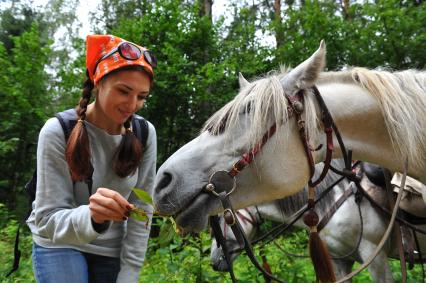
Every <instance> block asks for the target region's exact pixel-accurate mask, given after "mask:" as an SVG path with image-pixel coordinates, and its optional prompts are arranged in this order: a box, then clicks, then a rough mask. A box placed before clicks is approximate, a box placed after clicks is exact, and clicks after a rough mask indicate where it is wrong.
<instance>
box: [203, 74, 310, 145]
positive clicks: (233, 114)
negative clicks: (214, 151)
mask: <svg viewBox="0 0 426 283" xmlns="http://www.w3.org/2000/svg"><path fill="white" fill-rule="evenodd" d="M287 73H288V69H287V68H285V67H282V68H281V71H280V72H276V71H272V72H269V73H268V74H267V75H266V76H265V77H261V78H258V79H257V80H255V81H254V82H252V83H250V84H248V85H247V86H245V87H244V88H243V89H241V90H240V92H239V93H238V95H237V96H235V97H234V99H233V100H231V101H230V102H228V103H227V104H226V105H225V106H223V107H222V108H221V109H220V110H219V111H217V112H216V113H215V114H213V116H211V117H210V118H209V119H208V120H207V121H206V123H205V125H204V127H203V129H202V132H203V131H209V132H210V133H211V134H213V135H219V134H221V133H223V132H226V131H227V130H228V129H229V128H232V127H234V126H235V125H238V123H239V122H240V119H241V116H242V115H240V114H241V113H243V112H250V114H251V115H244V116H243V117H244V119H249V123H250V129H249V130H248V133H249V136H248V144H247V146H248V147H253V146H254V145H255V144H256V143H257V142H258V141H259V140H260V139H261V138H262V136H263V135H264V134H265V132H266V129H267V126H266V125H271V122H275V123H276V124H277V125H279V126H283V127H288V126H289V123H285V121H287V119H288V111H287V105H288V103H287V99H286V98H285V95H284V89H283V87H282V85H281V79H282V78H283V77H284V76H285V75H286V74H287ZM314 103H315V98H314V96H313V95H306V96H305V109H306V111H304V114H303V117H304V119H305V121H306V128H307V130H308V132H309V135H310V137H311V138H312V139H316V137H317V136H318V130H317V125H318V121H317V114H316V109H315V104H314ZM279 133H288V131H287V129H286V130H285V131H279V132H277V134H279Z"/></svg>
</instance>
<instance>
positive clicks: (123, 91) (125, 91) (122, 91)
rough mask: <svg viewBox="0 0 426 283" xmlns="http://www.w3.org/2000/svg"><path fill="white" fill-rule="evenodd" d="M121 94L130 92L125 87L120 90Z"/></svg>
mask: <svg viewBox="0 0 426 283" xmlns="http://www.w3.org/2000/svg"><path fill="white" fill-rule="evenodd" d="M118 91H119V92H120V93H121V94H124V95H127V94H128V93H129V92H128V91H127V90H125V89H119V90H118Z"/></svg>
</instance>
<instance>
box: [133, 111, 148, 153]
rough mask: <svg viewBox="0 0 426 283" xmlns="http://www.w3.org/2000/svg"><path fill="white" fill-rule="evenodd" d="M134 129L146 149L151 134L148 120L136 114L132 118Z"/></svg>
mask: <svg viewBox="0 0 426 283" xmlns="http://www.w3.org/2000/svg"><path fill="white" fill-rule="evenodd" d="M132 129H133V133H134V134H135V135H136V137H137V138H138V140H139V141H140V142H141V143H142V145H143V148H144V150H145V148H146V142H147V140H148V135H149V130H148V122H147V121H146V120H145V118H143V117H142V116H139V115H137V114H134V115H133V119H132Z"/></svg>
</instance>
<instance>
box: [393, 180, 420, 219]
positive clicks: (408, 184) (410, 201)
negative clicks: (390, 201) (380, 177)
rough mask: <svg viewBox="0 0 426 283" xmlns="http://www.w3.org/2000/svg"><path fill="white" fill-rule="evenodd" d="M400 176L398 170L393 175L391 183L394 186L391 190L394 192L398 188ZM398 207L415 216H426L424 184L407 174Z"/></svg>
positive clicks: (397, 190)
mask: <svg viewBox="0 0 426 283" xmlns="http://www.w3.org/2000/svg"><path fill="white" fill-rule="evenodd" d="M401 178H402V174H401V173H399V172H396V173H395V174H394V175H393V178H392V181H391V184H392V185H393V187H394V190H393V191H394V192H396V193H398V192H399V190H400V188H399V185H400V184H401ZM399 207H400V208H401V209H402V210H404V211H405V212H408V213H410V214H412V215H415V216H417V217H421V218H424V217H426V186H425V185H424V184H422V183H420V182H419V181H417V180H416V179H414V178H411V177H409V176H407V178H406V180H405V188H404V191H403V192H402V199H401V202H400V204H399Z"/></svg>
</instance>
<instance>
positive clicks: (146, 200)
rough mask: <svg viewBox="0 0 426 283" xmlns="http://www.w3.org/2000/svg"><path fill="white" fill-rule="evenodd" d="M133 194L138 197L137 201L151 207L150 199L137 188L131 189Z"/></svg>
mask: <svg viewBox="0 0 426 283" xmlns="http://www.w3.org/2000/svg"><path fill="white" fill-rule="evenodd" d="M133 192H134V193H135V195H136V196H137V197H138V199H140V200H142V201H144V202H145V203H148V204H151V205H152V198H151V196H150V195H149V194H148V193H147V192H145V191H144V190H142V189H138V188H133Z"/></svg>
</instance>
